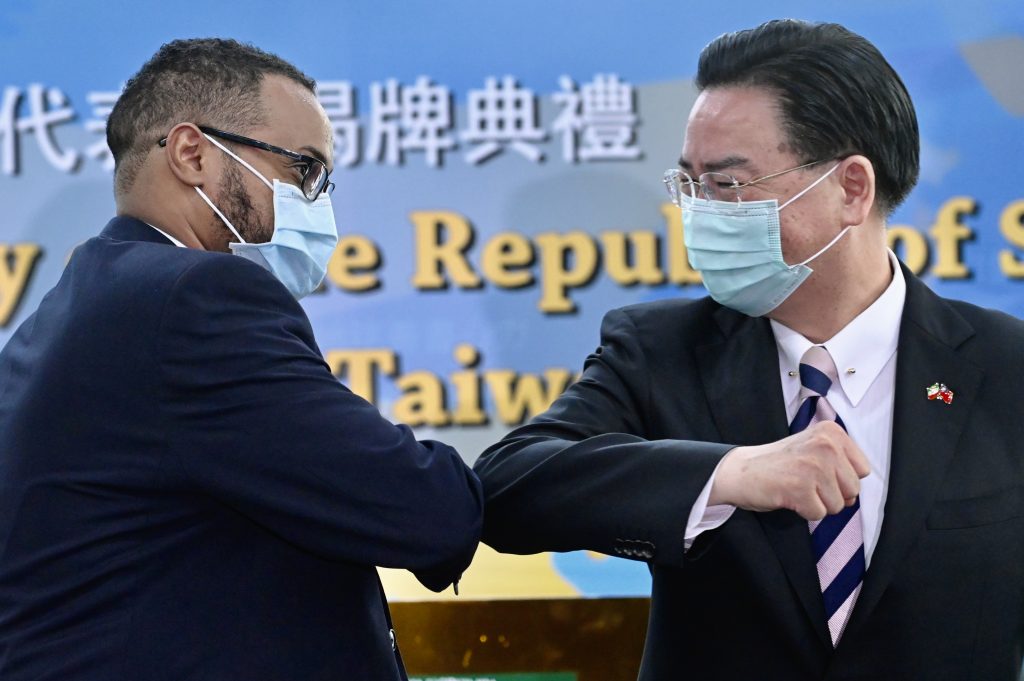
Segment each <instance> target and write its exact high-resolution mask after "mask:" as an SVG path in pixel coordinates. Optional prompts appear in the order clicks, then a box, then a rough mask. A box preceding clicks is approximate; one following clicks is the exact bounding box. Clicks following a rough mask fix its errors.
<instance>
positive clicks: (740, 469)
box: [708, 421, 871, 520]
mask: <svg viewBox="0 0 1024 681" xmlns="http://www.w3.org/2000/svg"><path fill="white" fill-rule="evenodd" d="M870 472H871V469H870V467H869V466H868V460H867V458H866V457H865V456H864V453H863V452H862V451H860V448H859V447H857V445H855V444H854V443H853V440H851V439H850V436H849V435H847V433H846V431H845V430H843V429H842V427H840V426H839V425H838V424H836V423H834V422H829V421H823V422H819V423H815V424H814V425H812V426H810V427H809V428H807V429H806V430H803V431H801V432H799V433H796V434H795V435H790V436H789V437H787V438H784V439H782V440H779V441H778V442H772V443H770V444H766V445H758V446H756V447H737V448H736V449H734V450H732V451H731V452H729V453H728V454H726V455H725V458H724V459H722V463H721V465H720V466H719V468H718V473H717V474H716V476H715V482H714V484H713V485H712V487H711V498H710V499H709V501H708V503H709V504H711V505H714V504H731V505H732V506H736V507H737V508H743V509H746V510H748V511H774V510H775V509H779V508H788V509H790V510H792V511H796V512H797V513H799V514H800V515H801V516H802V517H804V518H806V519H807V520H821V519H822V518H824V517H825V516H826V515H831V514H834V513H838V512H839V511H841V510H843V508H844V507H845V506H849V505H851V504H853V502H854V500H855V499H856V498H857V495H858V494H860V479H861V478H865V477H867V476H868V474H869V473H870Z"/></svg>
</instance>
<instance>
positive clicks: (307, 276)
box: [195, 135, 338, 299]
mask: <svg viewBox="0 0 1024 681" xmlns="http://www.w3.org/2000/svg"><path fill="white" fill-rule="evenodd" d="M206 139H208V140H210V141H211V142H213V143H214V144H215V145H217V146H218V147H220V149H221V150H222V151H223V152H224V153H225V154H227V155H228V156H230V157H231V158H233V159H235V160H236V161H238V162H239V163H241V164H242V165H243V166H245V167H246V168H248V169H249V171H250V172H252V173H253V174H255V175H256V177H258V178H260V179H261V180H262V181H263V184H265V185H267V187H269V188H270V190H271V191H273V192H274V234H273V236H271V238H270V241H268V242H266V243H263V244H250V243H246V241H245V239H243V238H242V235H241V234H239V233H238V230H237V229H235V226H234V225H232V224H231V221H230V220H228V219H227V217H226V216H225V215H224V213H222V212H221V211H220V210H219V209H218V208H217V206H215V205H213V201H211V200H210V199H209V197H208V196H206V194H204V193H203V190H202V189H200V188H199V187H196V188H195V190H196V191H197V192H199V196H201V197H202V199H203V201H206V203H207V204H208V205H209V206H210V208H212V209H213V212H214V213H216V214H217V216H218V217H220V219H221V220H223V221H224V224H225V225H227V227H228V229H230V230H231V232H232V233H233V234H234V235H235V237H236V238H237V239H238V243H230V244H228V248H230V249H231V252H232V253H234V254H235V255H240V256H242V257H243V258H245V259H247V260H251V261H253V262H254V263H256V264H257V265H259V266H261V267H263V268H265V269H267V270H269V271H270V272H271V273H272V274H273V275H274V276H275V277H277V278H278V280H280V282H281V283H282V284H284V286H285V288H287V289H288V291H289V292H290V293H291V294H292V295H293V296H295V298H296V299H301V298H304V297H305V296H307V295H309V294H310V293H312V292H313V291H315V290H316V288H317V287H318V286H319V285H320V282H322V281H323V280H324V275H325V274H326V273H327V263H328V262H329V261H330V259H331V255H332V254H333V253H334V249H335V247H336V246H337V245H338V228H337V226H336V225H335V223H334V208H333V206H332V205H331V197H330V196H329V195H328V194H326V193H324V194H321V195H320V196H318V197H317V198H316V200H315V201H309V200H307V199H306V197H305V196H304V195H303V194H302V191H301V190H300V189H299V188H298V187H296V186H295V185H292V184H288V183H287V182H281V181H280V180H274V182H273V184H271V183H270V181H269V180H267V178H265V177H263V175H262V174H261V173H260V172H259V171H258V170H256V169H255V168H253V167H252V166H251V165H250V164H249V163H247V162H246V161H245V160H243V159H242V158H240V157H239V156H238V155H236V154H235V153H233V152H232V151H231V150H230V149H228V148H227V147H225V146H224V145H223V144H221V143H220V142H218V141H217V140H215V139H214V138H212V137H210V136H209V135H206Z"/></svg>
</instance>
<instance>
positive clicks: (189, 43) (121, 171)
mask: <svg viewBox="0 0 1024 681" xmlns="http://www.w3.org/2000/svg"><path fill="white" fill-rule="evenodd" d="M268 74H275V75H280V76H284V77H286V78H290V79H291V80H293V81H295V82H296V83H299V84H300V85H302V86H303V87H305V88H307V89H308V90H310V91H311V92H312V91H315V88H316V84H315V83H314V81H313V79H311V78H310V77H309V76H307V75H306V74H304V73H302V72H301V71H299V70H298V69H297V68H295V67H294V66H292V65H291V64H289V63H288V62H286V61H285V60H283V59H281V58H280V57H278V56H276V55H273V54H270V53H268V52H264V51H263V50H261V49H259V48H257V47H254V46H253V45H249V44H243V43H239V42H237V41H235V40H228V39H221V38H195V39H189V40H174V41H172V42H169V43H167V44H165V45H163V46H161V48H160V49H159V50H158V51H157V53H156V54H155V55H153V56H152V58H150V60H149V61H147V62H146V63H145V64H144V65H143V66H142V68H141V69H139V72H138V73H136V74H135V75H134V76H132V77H131V78H130V79H129V80H128V83H127V84H126V85H125V88H124V91H123V92H122V93H121V96H120V98H119V99H118V100H117V103H116V104H115V105H114V109H113V111H111V112H110V117H109V119H108V121H107V146H109V147H110V151H111V153H112V154H113V156H114V163H115V170H114V187H115V192H116V193H122V192H125V191H127V190H128V189H130V188H131V185H132V183H133V182H134V181H135V177H136V175H137V174H138V171H139V168H140V167H141V166H142V163H143V161H144V160H145V158H146V154H148V153H149V152H150V151H151V149H152V148H153V147H155V146H156V144H157V142H158V141H159V140H160V139H161V138H162V137H164V136H165V135H166V134H167V132H168V131H169V130H170V129H171V128H172V127H174V126H175V125H177V124H178V123H182V122H189V121H191V122H194V123H198V124H203V125H209V126H212V127H215V128H221V129H224V130H237V131H239V132H242V133H244V132H245V131H246V130H247V129H249V128H251V127H253V126H257V125H260V123H261V122H262V116H263V109H262V107H261V106H260V99H259V91H260V84H261V83H262V81H263V77H264V76H266V75H268Z"/></svg>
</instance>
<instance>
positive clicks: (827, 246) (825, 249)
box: [779, 163, 853, 267]
mask: <svg viewBox="0 0 1024 681" xmlns="http://www.w3.org/2000/svg"><path fill="white" fill-rule="evenodd" d="M838 167H839V164H838V163H836V164H835V165H834V166H832V167H831V168H829V171H828V172H827V173H825V174H824V175H822V176H821V177H819V178H818V179H817V180H815V181H814V182H812V183H810V184H809V185H807V186H806V187H804V188H803V189H802V190H801V191H799V192H797V193H796V195H795V196H794V197H793V198H791V199H790V200H789V201H786V202H785V203H784V204H782V205H781V206H779V210H780V211H781V210H782V209H783V208H785V207H786V206H788V205H789V204H791V203H793V202H794V201H796V200H797V199H799V198H800V197H801V196H803V195H804V194H806V193H807V192H809V191H811V190H812V189H814V188H815V187H817V186H818V185H819V184H821V183H822V182H824V181H825V178H826V177H828V176H829V175H831V174H832V173H834V172H835V171H836V168H838ZM851 227H853V225H848V226H847V227H845V228H843V231H841V232H839V234H836V236H835V238H833V239H832V241H829V242H828V243H827V244H825V247H824V248H822V249H821V250H820V251H818V252H817V253H815V254H814V255H812V256H811V257H809V258H807V260H804V261H803V262H800V263H797V264H796V265H791V267H803V266H804V265H806V264H807V263H809V262H811V261H812V260H814V259H815V258H817V257H818V256H820V255H821V254H822V253H824V252H825V251H827V250H828V249H830V248H832V246H834V245H835V243H836V242H837V241H839V240H840V239H842V238H843V236H845V235H846V233H847V232H849V231H850V228H851Z"/></svg>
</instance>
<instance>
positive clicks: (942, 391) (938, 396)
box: [927, 383, 953, 404]
mask: <svg viewBox="0 0 1024 681" xmlns="http://www.w3.org/2000/svg"><path fill="white" fill-rule="evenodd" d="M927 391H928V399H929V400H941V401H942V402H945V403H946V404H952V403H953V391H952V390H950V389H949V388H947V387H946V384H945V383H932V384H931V385H930V386H928V388H927Z"/></svg>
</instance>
